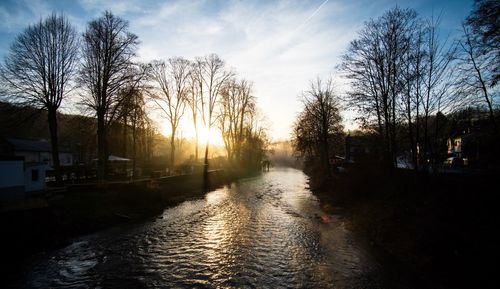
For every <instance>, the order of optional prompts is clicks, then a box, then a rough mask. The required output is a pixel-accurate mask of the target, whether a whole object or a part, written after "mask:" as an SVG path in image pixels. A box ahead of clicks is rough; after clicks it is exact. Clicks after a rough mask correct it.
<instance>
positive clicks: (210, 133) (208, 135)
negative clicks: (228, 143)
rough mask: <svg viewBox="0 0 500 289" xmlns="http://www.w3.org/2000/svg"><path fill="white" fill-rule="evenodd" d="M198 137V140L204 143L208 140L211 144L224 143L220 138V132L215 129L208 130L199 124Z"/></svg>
mask: <svg viewBox="0 0 500 289" xmlns="http://www.w3.org/2000/svg"><path fill="white" fill-rule="evenodd" d="M198 137H199V140H200V144H206V143H207V142H209V143H210V144H213V145H220V146H222V145H224V140H223V139H222V134H221V133H220V131H219V130H217V129H214V128H212V129H210V130H208V129H207V128H206V127H204V126H201V127H199V128H198Z"/></svg>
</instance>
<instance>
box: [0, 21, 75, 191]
mask: <svg viewBox="0 0 500 289" xmlns="http://www.w3.org/2000/svg"><path fill="white" fill-rule="evenodd" d="M77 60H78V37H77V33H76V30H75V28H74V27H73V26H72V25H71V24H70V23H69V21H68V20H67V19H66V17H64V16H63V15H57V14H52V15H50V16H48V17H47V18H46V19H43V20H40V21H39V22H38V23H37V24H35V25H32V26H29V27H28V28H26V29H25V30H24V31H23V32H22V33H21V34H19V35H18V37H17V38H16V40H15V41H14V43H13V44H12V45H11V47H10V50H9V54H8V55H7V56H6V57H5V60H4V63H3V65H2V66H1V68H0V79H1V81H2V84H3V86H4V87H5V90H6V91H5V92H4V93H6V94H8V98H9V100H11V101H13V102H17V103H20V104H22V105H29V106H33V107H36V108H40V109H44V110H47V112H48V114H47V115H48V123H49V130H50V136H51V146H52V161H53V167H54V171H55V173H56V180H57V181H58V182H60V181H61V176H60V163H59V147H58V129H57V110H58V108H59V107H60V105H61V102H62V101H63V99H64V98H66V96H67V94H68V92H69V91H70V90H71V80H72V78H73V76H74V72H75V69H76V63H77Z"/></svg>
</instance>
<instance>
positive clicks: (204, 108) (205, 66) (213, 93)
mask: <svg viewBox="0 0 500 289" xmlns="http://www.w3.org/2000/svg"><path fill="white" fill-rule="evenodd" d="M193 68H194V69H193V73H194V74H195V79H196V81H197V87H199V88H200V89H199V91H198V92H199V93H200V112H201V118H202V121H203V125H204V126H205V128H206V129H207V131H210V130H211V129H212V127H213V126H214V125H215V124H216V121H217V119H216V108H217V104H218V99H219V96H220V91H221V89H222V87H223V85H224V84H225V83H226V81H227V80H228V79H229V78H230V77H231V76H232V75H233V73H232V72H230V71H227V70H226V69H225V63H224V61H223V60H222V59H220V58H219V56H217V55H216V54H210V55H207V56H205V57H204V58H197V59H195V65H194V67H193ZM209 146H210V140H209V139H208V140H207V143H206V144H205V159H204V174H205V175H206V173H207V171H208V148H209Z"/></svg>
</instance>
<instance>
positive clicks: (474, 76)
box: [457, 24, 499, 136]
mask: <svg viewBox="0 0 500 289" xmlns="http://www.w3.org/2000/svg"><path fill="white" fill-rule="evenodd" d="M462 29H463V39H462V41H461V42H460V44H459V46H460V50H461V51H460V52H461V53H460V56H459V58H460V66H459V70H460V77H459V79H458V82H457V84H458V86H459V87H460V90H461V92H462V94H463V95H473V96H479V95H480V96H482V98H483V100H484V103H485V104H486V105H487V108H488V112H489V117H490V121H491V123H492V125H493V129H494V132H495V134H497V136H498V134H499V132H498V128H497V124H496V120H495V115H494V112H493V100H494V99H493V97H494V96H495V94H492V93H491V91H490V90H494V89H495V84H496V81H495V80H494V79H495V77H496V75H495V73H494V70H491V68H488V66H489V65H491V61H492V60H491V58H494V57H496V56H495V55H494V54H491V53H487V52H485V51H484V50H483V49H482V47H481V46H480V45H479V43H478V40H477V39H476V38H475V37H474V35H473V34H472V32H471V29H470V27H468V26H467V25H465V24H464V25H462ZM497 65H498V64H497ZM488 83H491V86H490V85H488Z"/></svg>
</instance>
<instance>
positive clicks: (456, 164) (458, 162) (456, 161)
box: [443, 157, 469, 168]
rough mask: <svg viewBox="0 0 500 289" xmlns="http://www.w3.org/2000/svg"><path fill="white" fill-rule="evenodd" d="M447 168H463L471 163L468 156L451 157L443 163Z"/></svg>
mask: <svg viewBox="0 0 500 289" xmlns="http://www.w3.org/2000/svg"><path fill="white" fill-rule="evenodd" d="M443 165H444V167H445V168H463V167H466V166H468V165H469V160H468V159H467V158H459V157H450V158H447V159H446V160H445V161H444V163H443Z"/></svg>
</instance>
